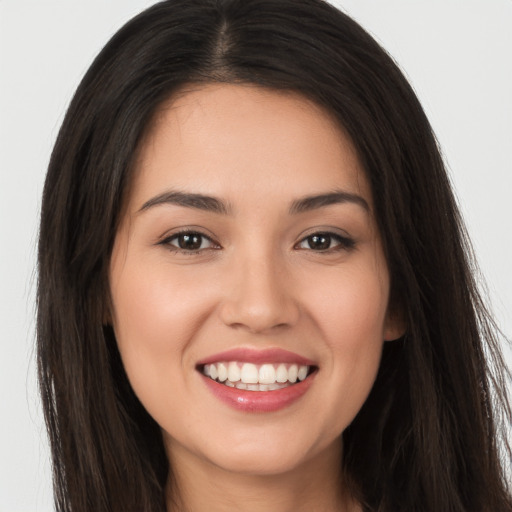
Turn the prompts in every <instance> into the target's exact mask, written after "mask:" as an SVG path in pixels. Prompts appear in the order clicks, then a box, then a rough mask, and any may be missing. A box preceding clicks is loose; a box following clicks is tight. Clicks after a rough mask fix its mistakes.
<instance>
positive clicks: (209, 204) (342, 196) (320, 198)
mask: <svg viewBox="0 0 512 512" xmlns="http://www.w3.org/2000/svg"><path fill="white" fill-rule="evenodd" d="M344 203H352V204H356V205H359V206H361V207H362V208H363V209H364V210H365V211H367V212H369V211H370V206H369V205H368V203H367V201H366V200H365V199H364V198H362V197H361V196H359V195H357V194H353V193H351V192H346V191H344V190H335V191H333V192H328V193H325V194H317V195H313V196H306V197H302V198H300V199H296V200H295V201H293V202H292V204H291V206H290V209H289V213H290V215H296V214H299V213H304V212H307V211H311V210H317V209H319V208H323V207H325V206H330V205H334V204H344ZM164 204H174V205H177V206H183V207H185V208H194V209H197V210H203V211H208V212H213V213H218V214H222V215H229V214H231V212H232V208H231V206H230V205H229V204H227V203H225V202H223V201H222V200H220V199H217V198H216V197H212V196H206V195H203V194H195V193H191V192H180V191H168V192H164V193H163V194H159V195H157V196H155V197H153V198H151V199H149V200H148V201H146V202H145V203H144V204H143V205H142V207H141V208H140V209H139V212H142V211H145V210H148V209H150V208H153V207H155V206H158V205H164Z"/></svg>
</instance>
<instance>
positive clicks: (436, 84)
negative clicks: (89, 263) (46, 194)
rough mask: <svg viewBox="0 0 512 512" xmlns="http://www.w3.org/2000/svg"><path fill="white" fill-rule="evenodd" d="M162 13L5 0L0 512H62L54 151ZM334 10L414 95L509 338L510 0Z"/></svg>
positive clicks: (78, 0) (114, 4) (0, 35)
mask: <svg viewBox="0 0 512 512" xmlns="http://www.w3.org/2000/svg"><path fill="white" fill-rule="evenodd" d="M152 3H154V1H150V0H29V1H27V0H0V343H1V346H0V347H1V348H0V393H1V400H0V511H1V512H21V511H23V512H27V511H30V512H47V511H51V510H53V505H52V498H51V477H50V465H49V452H48V447H47V442H46V434H45V430H44V427H43V421H42V416H41V411H40V406H39V400H38V396H37V388H36V379H35V365H34V353H33V350H34V292H35V252H36V241H37V224H38V213H39V208H40V196H41V191H42V186H43V180H44V175H45V168H46V166H47V163H48V159H49V155H50V151H51V148H52V144H53V142H54V139H55V137H56V134H57V130H58V128H59V125H60V123H61V121H62V118H63V115H64V112H65V109H66V106H67V104H68V102H69V100H70V98H71V95H72V94H73V91H74V89H75V88H76V86H77V85H78V82H79V80H80V78H81V77H82V75H83V74H84V72H85V70H86V69H87V67H88V65H89V64H90V63H91V61H92V59H93V58H94V56H95V55H96V54H97V52H98V51H99V50H100V49H101V47H102V46H103V45H104V44H105V43H106V41H107V40H108V39H109V38H110V36H111V35H112V34H113V33H114V32H115V31H116V30H117V29H118V28H119V27H120V26H121V25H122V24H123V23H124V22H125V21H127V20H128V19H129V18H130V17H131V16H133V15H134V14H136V13H137V12H139V11H141V10H142V9H143V8H145V7H147V6H149V5H151V4H152ZM335 3H336V5H338V6H339V7H342V9H343V10H345V11H346V12H347V13H349V14H351V15H352V16H353V17H355V19H356V20H358V21H359V22H360V23H361V24H362V25H363V26H364V27H365V28H366V29H367V30H369V31H370V32H371V33H372V34H373V35H374V36H375V37H376V38H377V39H378V40H379V41H380V42H381V44H382V45H383V46H384V47H385V48H386V49H387V50H388V51H389V52H390V53H391V54H392V55H393V56H394V58H395V60H396V61H397V62H398V64H399V65H400V66H401V68H402V69H403V70H404V72H405V73H406V75H407V76H408V77H409V79H410V81H411V83H412V85H413V87H414V88H415V90H416V91H417V94H418V95H419V98H420V100H421V101H422V103H423V106H424V108H425V110H426V112H427V114H428V116H429V118H430V120H431V123H432V125H433V127H434V130H435V131H436V133H437V135H438V138H439V141H440V143H441V146H442V148H443V152H444V155H445V157H446V161H447V163H448V166H449V169H450V173H451V179H452V181H453V184H454V187H455V190H456V193H457V196H458V199H459V202H460V206H461V208H462V211H463V214H464V216H465V218H466V221H467V224H468V228H469V232H470V234H471V236H472V238H473V241H474V246H475V249H476V253H477V256H478V259H479V262H480V266H481V269H482V273H483V275H484V276H485V278H486V281H487V285H488V291H489V299H490V301H491V302H492V306H493V308H494V311H495V313H496V316H497V319H498V321H499V323H500V325H501V327H502V329H503V331H504V332H505V334H506V335H507V336H508V337H509V338H510V337H512V270H511V265H512V229H511V228H512V220H511V206H510V204H511V193H512V154H511V152H512V30H511V27H512V0H479V1H476V0H340V1H336V2H335ZM507 357H508V359H509V361H510V360H512V357H510V352H508V356H507Z"/></svg>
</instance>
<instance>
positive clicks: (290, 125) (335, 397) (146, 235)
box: [110, 84, 403, 512]
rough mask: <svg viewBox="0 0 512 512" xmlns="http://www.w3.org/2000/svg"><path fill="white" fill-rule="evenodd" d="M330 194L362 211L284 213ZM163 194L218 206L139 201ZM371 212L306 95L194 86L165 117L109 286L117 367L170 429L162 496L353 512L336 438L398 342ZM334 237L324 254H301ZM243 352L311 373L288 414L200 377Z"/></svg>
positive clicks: (279, 510)
mask: <svg viewBox="0 0 512 512" xmlns="http://www.w3.org/2000/svg"><path fill="white" fill-rule="evenodd" d="M334 190H342V191H344V192H348V193H350V194H353V195H357V196H358V197H360V198H362V200H364V203H366V205H367V208H366V207H365V206H364V205H363V202H362V201H345V202H341V203H336V204H330V205H324V206H319V207H316V208H313V209H308V210H306V211H302V212H300V213H297V212H290V205H291V204H292V203H293V202H294V201H297V200H299V199H301V198H304V197H305V196H310V195H316V194H326V193H330V192H332V191H334ZM168 191H180V192H187V193H189V192H190V193H200V194H204V195H208V196H214V197H216V198H218V199H219V200H221V201H222V202H223V203H224V205H225V206H226V210H228V211H227V213H222V212H213V211H205V210H202V209H198V208H194V207H189V206H183V205H177V204H170V203H160V204H153V205H149V206H148V201H149V202H151V200H153V199H154V198H155V197H158V196H159V195H161V194H163V193H166V192H168ZM153 202H155V201H153ZM144 205H146V207H145V208H143V206H144ZM317 206H318V205H317ZM372 212H373V206H372V196H371V192H370V188H369V185H368V182H367V179H366V177H365V175H364V172H363V170H362V168H361V165H360V163H359V161H358V158H357V155H356V153H355V150H354V148H353V145H352V143H351V142H350V140H349V139H348V137H347V136H346V135H345V134H344V132H343V131H342V130H341V129H340V127H339V126H338V125H337V124H336V123H335V121H334V120H333V119H332V118H331V117H330V116H329V115H328V114H327V113H326V112H324V111H323V110H322V109H321V108H319V107H318V106H316V105H314V104H312V103H311V102H309V101H308V100H306V99H304V98H303V97H301V96H299V95H296V94H292V93H283V92H276V91H270V90H266V89H262V88H259V87H256V86H250V85H225V84H221V85H219V84H217V85H215V84H212V85H201V86H190V87H189V88H188V89H186V90H183V91H182V92H181V94H179V95H176V96H174V98H173V99H172V100H170V101H169V102H168V103H167V104H165V105H164V106H163V107H162V108H161V110H160V112H159V113H158V115H157V116H156V118H155V121H154V123H153V125H152V128H151V130H150V131H149V133H148V134H147V136H146V138H145V140H144V143H143V144H142V147H141V150H140V153H139V158H138V162H137V166H136V172H135V175H134V179H133V182H132V186H131V190H130V194H129V197H128V199H127V202H126V207H125V212H124V214H123V217H122V222H121V225H120V227H119V231H118V233H117V237H116V240H115V245H114V250H113V255H112V261H111V268H110V285H111V293H112V300H113V311H112V323H113V326H114V329H115V333H116V337H117V340H118V345H119V350H120V353H121V357H122V360H123V363H124V365H125V368H126V372H127V375H128V378H129V379H130V382H131V384H132V386H133V389H134V390H135V392H136V394H137V396H138V397H139V399H140V400H141V402H142V403H143V404H144V406H145V407H146V409H147V410H148V412H149V413H150V414H151V415H152V416H153V418H154V419H155V420H156V421H157V422H158V424H159V425H160V426H161V428H162V433H163V438H164V443H165V446H166V451H167V454H168V457H169V459H170V462H171V467H172V468H173V473H174V475H175V483H174V484H173V486H171V484H170V485H169V500H171V494H176V493H177V494H178V495H179V507H180V508H181V509H183V510H185V509H186V510H187V511H192V512H194V511H202V510H210V511H214V512H215V511H227V510H244V511H250V512H257V511H263V510H265V511H268V510H273V511H275V512H284V511H290V510H293V511H302V510H308V511H311V510H318V511H329V510H332V511H335V510H336V511H348V510H350V511H352V510H359V507H358V506H357V504H355V503H353V502H352V500H351V498H350V496H349V495H348V493H347V492H344V490H343V487H340V483H339V482H340V481H341V479H342V475H340V471H339V468H340V466H341V458H342V442H341V433H342V432H343V430H344V429H345V428H346V427H347V426H348V425H349V424H350V422H351V421H352V420H353V418H354V417H355V415H356V414H357V412H358V411H359V409H360V408H361V406H362V405H363V403H364V401H365V399H366V397H367V396H368V394H369V392H370V389H371V387H372V385H373V383H374V381H375V377H376V373H377V369H378V366H379V361H380V357H381V351H382V345H383V343H384V341H385V340H392V339H395V338H397V337H399V336H400V335H401V334H402V331H403V326H402V325H401V323H400V321H399V320H397V319H396V315H393V314H391V313H390V312H389V310H390V308H389V307H388V300H389V288H390V283H389V281H390V280H389V274H388V269H387V264H386V260H385V257H384V254H383V249H382V245H381V240H380V237H379V233H378V230H377V226H376V221H375V218H374V215H373V213H372ZM183 229H185V230H188V231H194V232H199V233H202V234H204V235H205V238H202V239H199V240H200V243H201V247H200V248H199V250H196V251H190V250H187V249H181V250H180V249H179V247H178V245H179V244H178V242H179V239H178V238H176V237H174V238H172V236H173V235H175V234H176V232H177V231H179V230H183ZM327 231H328V232H331V233H334V234H333V235H332V237H331V239H330V240H331V241H330V242H329V241H328V240H327V242H328V243H327V245H326V246H327V249H325V247H326V246H322V247H324V249H323V250H320V249H319V248H318V246H317V245H314V244H313V245H312V244H311V241H312V239H311V238H308V237H309V236H310V235H312V234H313V233H318V232H321V233H325V232H327ZM337 236H341V237H343V238H344V239H345V238H348V239H350V240H352V242H351V243H345V242H343V243H342V242H340V241H339V240H338V238H337ZM206 237H208V238H206ZM238 347H242V348H252V349H264V348H276V347H278V348H283V349H286V350H289V351H291V352H294V353H296V354H299V355H301V356H303V357H306V358H308V359H311V360H313V361H314V362H315V365H316V366H317V368H318V371H317V373H316V375H315V378H314V381H313V383H312V385H311V386H310V388H309V389H308V391H307V392H306V394H305V395H303V396H302V397H301V398H300V399H299V400H298V401H296V402H294V403H293V404H291V405H290V406H288V407H286V408H285V409H282V410H278V411H274V412H263V413H262V412H259V413H251V412H242V411H239V410H236V409H233V408H231V407H229V406H228V405H226V404H225V403H223V402H221V401H219V400H218V399H217V398H216V397H214V396H213V395H212V393H211V392H210V391H209V389H207V387H206V386H205V384H204V377H202V376H201V374H200V373H199V372H198V371H197V369H196V365H197V363H198V361H200V360H201V359H204V358H206V357H209V356H211V355H213V354H216V353H218V352H222V351H225V350H229V349H233V348H238Z"/></svg>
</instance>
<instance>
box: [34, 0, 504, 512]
mask: <svg viewBox="0 0 512 512" xmlns="http://www.w3.org/2000/svg"><path fill="white" fill-rule="evenodd" d="M197 82H230V83H252V84H256V85H260V86H262V87H267V88H270V89H280V90H290V91H295V92H298V93H301V94H302V95H304V96H305V97H307V98H309V99H311V100H313V101H314V102H316V103H317V104H319V105H321V106H322V107H324V108H325V109H326V110H327V111H329V112H330V113H331V114H332V115H333V116H335V117H336V118H337V119H338V121H339V123H340V124H341V125H342V126H343V127H344V129H345V130H346V132H347V133H348V134H349V136H350V137H351V139H352V141H353V143H354V145H355V147H356V149H357V152H358V154H359V158H360V160H361V162H362V164H363V166H364V169H365V171H366V174H367V177H368V179H369V182H370V184H371V188H372V192H373V198H374V203H375V209H376V217H377V220H378V223H379V227H380V231H381V234H382V239H383V240H384V244H385V251H386V256H387V261H388V265H389V268H390V273H391V279H392V293H393V298H394V300H395V301H396V302H397V303H399V304H400V305H401V307H402V309H403V311H404V315H405V320H406V322H407V325H408V329H407V334H406V335H405V336H404V337H403V338H402V339H400V340H398V341H395V342H392V343H391V342H390V343H386V344H385V349H384V353H383V357H382V362H381V366H380V371H379V374H378V377H377V381H376V383H375V385H374V388H373V391H372V393H371V395H370V397H369V398H368V400H367V401H366V403H365V404H364V406H363V408H362V410H361V411H360V413H359V414H358V416H357V417H356V419H355V420H354V421H353V423H352V424H351V425H350V427H349V428H348V429H347V430H346V431H345V432H344V434H343V436H344V460H343V465H344V468H345V470H346V472H347V473H348V474H349V475H350V477H351V479H352V482H353V485H354V492H356V493H357V497H358V498H359V499H360V501H361V502H362V503H363V505H364V507H365V510H367V511H378V512H400V511H404V512H405V511H407V512H419V511H428V512H434V511H435V512H463V511H464V512H469V511H479V512H484V511H488V512H510V511H512V499H511V497H510V489H507V482H506V474H505V471H506V469H505V467H506V464H509V461H510V451H507V450H506V448H507V446H508V445H507V443H506V439H505V423H503V420H505V421H506V422H509V423H510V407H509V404H508V402H507V396H506V391H505V390H506V384H505V378H506V377H507V375H508V374H507V372H506V369H505V365H504V363H503V360H502V357H501V355H500V351H499V345H498V338H497V335H496V334H495V333H496V329H495V326H494V324H493V322H492V320H490V317H489V315H488V314H487V312H486V310H485V308H484V306H483V303H482V301H481V299H480V296H479V293H478V291H477V288H476V285H475V281H474V277H473V270H474V268H473V267H474V264H473V260H472V259H471V250H470V246H469V243H468V239H467V236H466V233H465V231H464V228H463V225H462V222H461V219H460V216H459V213H458V210H457V207H456V203H455V200H454V197H453V194H452V192H451V188H450V184H449V180H448V178H447V175H446V171H445V168H444V165H443V161H442V158H441V156H440V152H439V149H438V146H437V143H436V139H435V137H434V135H433V133H432V130H431V127H430V125H429V123H428V120H427V119H426V117H425V114H424V112H423V110H422V108H421V106H420V104H419V103H418V100H417V98H416V96H415V94H414V93H413V91H412V89H411V87H410V86H409V84H408V83H407V81H406V79H405V78H404V76H403V75H402V73H401V72H400V71H399V69H398V68H397V66H396V65H395V64H394V62H393V60H392V59H391V58H390V57H389V56H388V55H387V54H386V53H385V52H384V51H383V50H382V48H381V47H379V45H378V44H377V43H376V42H375V41H374V40H373V39H372V38H371V37H370V36H369V35H368V34H367V33H366V32H365V31H364V30H363V29H362V28H361V27H360V26H359V25H357V24H356V23H355V22H354V21H353V20H351V19H350V18H349V17H348V16H346V15H344V14H343V13H341V12H339V11H338V10H336V9H335V8H334V7H332V6H331V5H329V4H328V3H326V2H324V1H321V0H169V1H164V2H160V3H158V4H156V5H154V6H153V7H151V8H149V9H148V10H146V11H145V12H143V13H141V14H140V15H138V16H137V17H135V18H134V19H133V20H131V21H130V22H129V23H127V24H126V25H125V26H124V27H123V28H122V29H121V30H120V31H119V32H118V33H117V34H116V35H115V36H114V37H113V38H112V39H111V40H110V42H109V43H108V44H107V45H106V46H105V48H104V49H103V50H102V52H101V53H100V54H99V56H98V57H97V58H96V60H95V61H94V63H93V64H92V66H91V68H90V69H89V71H88V72H87V74H86V75H85V77H84V78H83V80H82V82H81V84H80V86H79V88H78V90H77V92H76V94H75V97H74V98H73V100H72V102H71V105H70V107H69V110H68V112H67V114H66V117H65V119H64V122H63V125H62V128H61V130H60V133H59V135H58V139H57V141H56V144H55V148H54V151H53V154H52V157H51V161H50V165H49V169H48V175H47V178H46V184H45V188H44V194H43V203H42V214H41V230H40V240H39V286H38V319H37V342H38V364H39V382H40V389H41V395H42V400H43V406H44V411H45V417H46V422H47V427H48V431H49V436H50V441H51V447H52V455H53V467H54V489H55V502H56V508H57V510H59V511H72V512H86V511H87V512H90V511H92V510H94V511H95V512H101V511H114V512H127V511H137V512H142V511H147V512H150V511H151V512H156V511H164V510H165V509H166V508H165V507H166V505H165V496H164V490H165V486H166V482H167V481H168V478H171V477H172V468H170V467H169V465H168V461H167V459H166V458H165V454H164V450H163V444H162V438H161V434H160V429H159V427H158V425H157V424H156V423H155V422H154V420H153V419H152V418H151V417H150V416H149V415H148V413H147V412H146V411H145V410H144V408H143V407H142V405H141V404H140V402H139V401H138V400H137V398H136V397H135V395H134V393H133V391H132V389H131V387H130V384H129V383H128V380H127V378H126V375H125V373H124V369H123V366H122V363H121V360H120V356H119V352H118V350H117V346H116V341H115V338H114V334H113V332H112V329H111V328H109V327H108V326H105V325H104V320H105V312H106V311H107V310H108V307H109V285H108V266H109V261H110V255H111V250H112V246H113V241H114V237H115V235H116V228H117V225H118V222H119V216H120V211H121V205H122V201H123V198H124V196H125V195H126V193H127V185H128V183H129V180H130V173H131V172H132V168H133V163H134V157H135V154H136V151H137V148H138V146H139V143H140V141H141V139H142V137H143V136H144V134H145V132H146V131H147V128H148V125H149V123H150V122H151V120H152V118H153V116H154V114H155V111H156V110H157V109H158V107H159V106H160V105H161V104H162V102H163V101H165V100H167V99H168V98H169V97H170V96H172V94H173V93H174V92H175V91H177V90H178V89H180V88H181V87H183V86H184V85H186V84H188V83H197ZM500 449H503V450H505V451H504V452H502V455H506V456H507V457H508V461H506V464H505V460H504V459H500Z"/></svg>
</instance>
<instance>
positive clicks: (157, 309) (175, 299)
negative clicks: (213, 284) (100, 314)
mask: <svg viewBox="0 0 512 512" xmlns="http://www.w3.org/2000/svg"><path fill="white" fill-rule="evenodd" d="M185 274H186V273H185ZM198 291H199V290H198V286H197V285H196V284H195V282H190V280H187V279H186V275H184V273H183V272H182V273H170V272H169V271H168V269H167V271H165V269H164V268H162V266H160V265H158V262H154V264H153V265H147V264H145V265H142V263H141V264H137V259H136V258H135V257H132V258H131V259H127V260H126V262H125V264H124V265H123V266H122V268H121V269H120V270H118V272H117V273H116V274H113V275H112V276H111V293H112V301H113V304H114V315H113V324H114V331H115V334H116V339H117V344H118V347H119V351H120V354H121V358H122V360H123V365H124V367H125V370H126V373H127V375H128V378H129V381H130V383H131V385H132V387H133V389H134V391H135V393H136V394H137V396H138V397H139V399H140V400H141V402H142V403H143V404H144V405H145V406H146V408H147V409H148V411H149V412H150V414H151V413H153V412H156V411H157V409H158V404H161V403H166V404H167V406H170V405H171V404H170V403H167V402H168V401H169V398H170V397H169V394H168V393H166V390H168V389H169V388H171V387H172V388H174V389H176V388H179V386H187V382H186V380H184V379H183V375H184V374H185V373H186V372H184V370H185V369H187V368H190V367H192V366H193V365H192V363H191V361H190V358H189V357H188V354H189V351H188V349H187V347H188V344H189V342H190V340H191V339H192V338H193V335H194V332H196V331H197V329H198V328H199V325H200V324H201V318H202V317H204V315H205V314H206V313H205V312H207V311H208V307H209V300H208V297H207V294H205V293H202V294H201V293H198ZM203 292H204V290H203ZM162 401H163V402H162ZM155 419H156V418H155Z"/></svg>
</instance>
